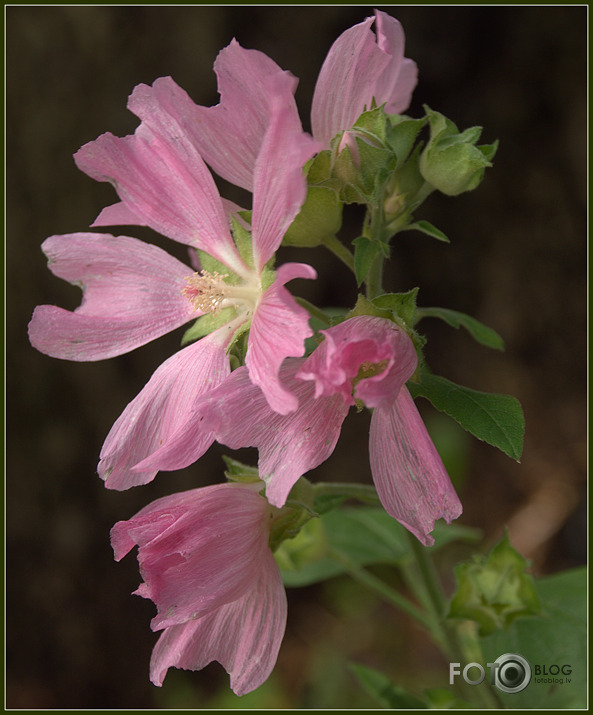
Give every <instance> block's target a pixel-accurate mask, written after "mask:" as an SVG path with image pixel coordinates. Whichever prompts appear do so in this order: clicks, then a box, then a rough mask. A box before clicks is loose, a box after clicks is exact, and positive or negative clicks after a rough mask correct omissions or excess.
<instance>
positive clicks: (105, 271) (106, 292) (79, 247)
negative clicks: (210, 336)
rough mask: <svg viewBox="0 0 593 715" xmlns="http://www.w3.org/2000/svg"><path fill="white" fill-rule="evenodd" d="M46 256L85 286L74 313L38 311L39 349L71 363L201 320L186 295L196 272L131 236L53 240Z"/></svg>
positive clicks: (35, 336) (34, 328)
mask: <svg viewBox="0 0 593 715" xmlns="http://www.w3.org/2000/svg"><path fill="white" fill-rule="evenodd" d="M42 248H43V251H44V252H45V254H46V255H47V257H48V265H49V268H50V270H51V271H52V272H53V273H54V274H55V275H56V276H58V277H59V278H63V279H64V280H66V281H68V282H70V283H72V284H74V285H78V286H80V287H82V290H83V299H82V303H81V305H80V306H79V307H78V308H77V309H76V310H75V311H74V312H70V311H68V310H64V309H63V308H58V307H56V306H52V305H41V306H38V307H37V308H36V309H35V312H34V313H33V318H32V319H31V322H30V323H29V338H30V340H31V344H32V345H33V346H34V347H35V348H37V350H40V351H41V352H42V353H45V354H47V355H51V356H52V357H58V358H63V359H65V360H103V359H105V358H109V357H113V356H115V355H121V354H122V353H125V352H128V351H130V350H133V349H134V348H137V347H138V346H140V345H144V344H145V343H148V342H150V341H151V340H154V339H155V338H157V337H159V336H161V335H164V334H165V333H168V332H169V331H171V330H173V329H175V328H177V327H179V326H180V325H183V324H184V323H186V322H187V321H188V320H190V319H191V318H192V317H197V316H198V315H200V313H199V312H197V311H195V310H194V308H193V307H192V305H191V303H190V302H189V301H188V300H187V298H185V296H184V295H183V293H182V290H183V287H184V286H185V278H186V277H187V276H188V275H189V274H191V269H190V268H188V267H187V266H185V265H184V264H183V263H181V262H180V261H178V260H177V259H176V258H173V257H172V256H170V255H169V254H167V253H165V251H163V250H161V249H160V248H158V247H157V246H153V245H150V244H148V243H144V242H143V241H138V240H137V239H135V238H129V237H128V236H118V237H114V236H110V235H107V234H97V233H74V234H70V235H64V236H52V237H51V238H48V239H47V240H46V241H44V243H43V245H42Z"/></svg>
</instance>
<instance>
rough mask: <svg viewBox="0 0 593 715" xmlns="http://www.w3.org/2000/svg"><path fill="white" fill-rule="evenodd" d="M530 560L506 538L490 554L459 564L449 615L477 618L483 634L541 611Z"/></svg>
mask: <svg viewBox="0 0 593 715" xmlns="http://www.w3.org/2000/svg"><path fill="white" fill-rule="evenodd" d="M527 567H528V564H527V561H526V560H525V559H524V558H523V557H522V556H521V554H519V553H518V552H517V551H516V550H515V549H514V548H513V547H512V546H511V544H510V542H509V539H508V535H507V533H506V531H505V534H504V536H503V538H502V539H501V540H500V541H499V542H498V544H496V546H494V548H493V549H492V551H491V552H490V553H489V554H488V556H487V557H485V556H482V555H479V554H478V555H475V556H474V559H473V561H470V562H469V563H462V564H458V565H457V566H456V567H455V578H456V580H457V591H456V592H455V595H454V596H453V598H452V600H451V603H450V606H449V613H448V617H449V618H464V619H469V620H473V621H476V622H477V623H478V625H479V634H480V635H481V636H483V635H488V634H489V633H493V632H494V631H495V630H499V629H505V628H508V627H509V626H510V624H511V623H512V622H513V621H514V620H516V619H517V618H520V617H522V616H533V615H535V614H538V613H539V612H540V611H541V604H540V601H539V597H538V595H537V591H536V589H535V585H534V581H533V577H532V576H531V575H530V574H528V573H527V571H526V569H527Z"/></svg>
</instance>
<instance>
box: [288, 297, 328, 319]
mask: <svg viewBox="0 0 593 715" xmlns="http://www.w3.org/2000/svg"><path fill="white" fill-rule="evenodd" d="M295 300H296V302H297V303H298V304H299V305H301V306H302V307H303V308H305V310H308V311H309V314H310V315H311V316H312V317H313V318H317V319H318V320H320V321H321V322H322V323H324V324H325V325H331V321H330V319H329V317H328V316H327V315H326V314H325V313H324V312H323V310H321V308H318V307H317V306H316V305H313V303H309V301H308V300H305V298H298V297H297V298H295Z"/></svg>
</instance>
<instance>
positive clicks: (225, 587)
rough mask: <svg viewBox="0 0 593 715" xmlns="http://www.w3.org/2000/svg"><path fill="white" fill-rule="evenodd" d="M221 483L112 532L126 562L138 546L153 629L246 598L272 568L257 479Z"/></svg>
mask: <svg viewBox="0 0 593 715" xmlns="http://www.w3.org/2000/svg"><path fill="white" fill-rule="evenodd" d="M255 487H256V488H254V485H250V486H245V485H239V484H228V483H227V484H216V485H214V486H211V487H204V488H201V489H192V490H190V491H187V492H183V493H182V494H175V495H173V496H171V497H163V498H162V499H159V500H157V502H154V503H153V504H150V505H148V507H146V508H145V509H143V510H141V511H140V512H139V513H138V514H136V516H134V517H132V518H131V519H129V520H127V521H120V522H118V523H117V524H115V526H114V527H113V529H112V530H111V541H112V546H113V550H114V553H115V556H116V559H117V560H119V559H121V558H122V557H123V556H125V555H126V553H127V552H128V551H129V550H130V549H131V548H132V547H133V545H134V544H137V545H138V547H139V549H138V563H139V566H140V572H141V574H142V578H143V583H142V584H141V586H140V588H139V589H138V590H137V591H136V593H137V594H138V595H139V596H142V597H143V598H150V599H151V600H152V601H154V603H155V604H156V606H157V611H158V613H157V616H156V617H155V618H154V619H153V620H152V623H151V627H152V629H153V630H160V629H162V628H168V627H169V626H175V625H179V624H182V623H185V622H187V621H189V620H191V619H194V618H201V617H202V616H205V615H207V614H209V613H212V612H213V611H215V610H216V609H218V608H220V607H221V606H224V604H227V603H231V602H232V601H235V600H237V599H238V598H241V596H243V595H244V594H245V593H246V592H247V591H249V590H251V589H252V588H253V586H254V585H255V584H256V583H257V579H258V577H259V572H260V571H262V570H263V569H264V568H266V567H267V561H266V559H267V558H268V556H270V557H271V552H270V551H269V546H268V540H269V522H270V518H269V505H268V503H267V502H266V500H265V499H264V498H262V497H261V496H260V495H259V494H258V493H257V491H256V489H259V488H260V487H258V486H257V485H255Z"/></svg>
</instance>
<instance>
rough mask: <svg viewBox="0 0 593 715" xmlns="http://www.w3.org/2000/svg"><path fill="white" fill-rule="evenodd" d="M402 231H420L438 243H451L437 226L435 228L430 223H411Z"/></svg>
mask: <svg viewBox="0 0 593 715" xmlns="http://www.w3.org/2000/svg"><path fill="white" fill-rule="evenodd" d="M400 230H401V231H420V232H421V233H425V234H426V235H427V236H431V237H432V238H436V239H437V241H443V242H444V243H451V241H449V239H448V238H447V236H445V234H444V233H443V232H442V231H441V230H440V229H438V228H436V226H433V225H432V224H431V223H430V222H429V221H415V222H414V223H409V224H407V226H404V227H403V228H402V229H400Z"/></svg>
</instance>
